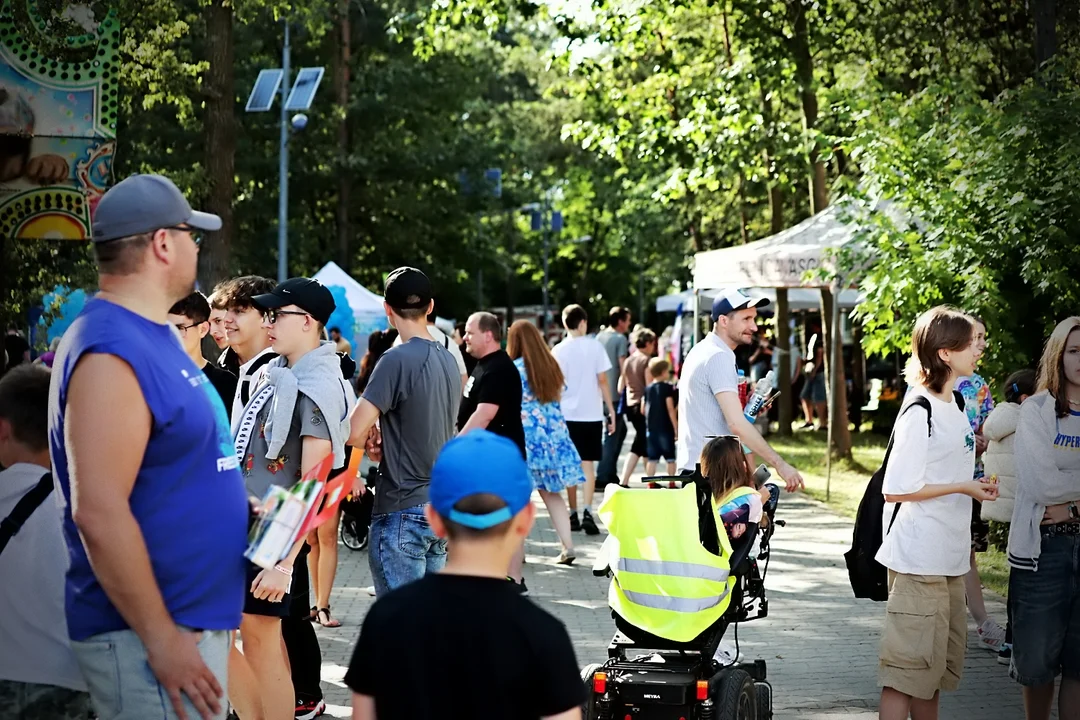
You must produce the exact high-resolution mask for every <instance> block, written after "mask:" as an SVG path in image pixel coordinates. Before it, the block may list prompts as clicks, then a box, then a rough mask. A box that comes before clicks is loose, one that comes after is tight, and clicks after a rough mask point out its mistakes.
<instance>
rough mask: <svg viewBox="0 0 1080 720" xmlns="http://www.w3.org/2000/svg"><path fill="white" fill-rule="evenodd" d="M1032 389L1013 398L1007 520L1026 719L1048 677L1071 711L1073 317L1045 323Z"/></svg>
mask: <svg viewBox="0 0 1080 720" xmlns="http://www.w3.org/2000/svg"><path fill="white" fill-rule="evenodd" d="M1037 387H1038V390H1039V392H1037V393H1036V394H1035V395H1032V396H1031V397H1030V398H1028V399H1027V401H1026V402H1025V403H1024V404H1023V405H1022V406H1021V407H1020V420H1019V423H1018V424H1017V428H1016V447H1015V450H1014V459H1015V461H1016V478H1017V483H1016V501H1015V503H1014V504H1013V513H1012V523H1011V524H1010V526H1009V565H1011V566H1012V572H1011V573H1010V575H1009V599H1010V602H1011V603H1012V611H1013V636H1014V642H1013V657H1012V667H1011V669H1010V674H1011V675H1012V677H1013V678H1014V679H1016V680H1017V681H1019V683H1020V684H1021V685H1023V686H1024V710H1025V712H1026V714H1027V720H1047V719H1048V718H1049V717H1050V710H1051V706H1052V704H1053V700H1054V679H1055V678H1056V677H1057V676H1058V675H1059V674H1060V675H1061V676H1062V679H1061V690H1060V692H1059V696H1058V709H1059V715H1060V717H1062V718H1078V717H1080V510H1078V509H1077V503H1078V502H1080V317H1071V318H1068V319H1067V320H1064V321H1062V322H1061V323H1059V324H1058V326H1057V328H1055V330H1054V332H1053V334H1051V336H1050V339H1049V340H1047V342H1046V348H1045V349H1044V350H1043V355H1042V361H1041V362H1040V363H1039V380H1038V386H1037Z"/></svg>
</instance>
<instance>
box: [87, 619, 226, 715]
mask: <svg viewBox="0 0 1080 720" xmlns="http://www.w3.org/2000/svg"><path fill="white" fill-rule="evenodd" d="M71 647H72V649H73V650H74V651H75V659H76V660H78V662H79V669H80V670H82V674H83V677H84V678H85V679H86V685H87V687H88V688H89V690H90V699H91V701H92V702H93V705H94V710H95V711H96V712H97V714H98V717H99V718H100V720H175V718H176V717H177V715H176V711H175V710H173V705H172V701H171V700H170V699H169V696H168V694H167V693H166V691H165V689H164V688H163V687H161V685H160V684H159V683H158V680H157V677H155V675H154V672H153V670H151V669H150V664H149V662H148V661H147V656H146V646H145V645H143V644H142V640H140V639H139V636H138V635H136V634H135V631H134V630H117V631H114V632H107V633H101V634H100V635H94V636H93V637H91V638H88V639H86V640H80V641H74V642H72V643H71ZM197 647H198V648H199V654H200V655H201V656H202V659H203V662H205V663H206V666H207V667H208V668H210V671H211V672H212V673H214V677H215V678H217V681H218V683H219V684H220V685H221V689H222V690H223V691H225V692H224V694H223V695H222V697H221V714H220V715H218V716H216V718H215V720H224V718H225V708H226V707H227V706H228V703H227V702H226V701H225V699H226V697H228V688H227V681H228V677H227V668H228V664H229V633H228V631H225V630H216V631H204V632H202V634H201V637H200V638H199V641H198V643H197ZM182 697H183V698H184V711H185V712H186V713H187V716H188V718H198V717H199V712H198V710H196V709H195V706H194V705H192V704H191V701H190V700H189V699H188V698H187V696H186V695H182Z"/></svg>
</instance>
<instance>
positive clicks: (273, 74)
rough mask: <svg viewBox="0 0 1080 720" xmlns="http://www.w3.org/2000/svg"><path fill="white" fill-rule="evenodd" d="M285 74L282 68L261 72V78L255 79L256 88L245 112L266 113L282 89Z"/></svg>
mask: <svg viewBox="0 0 1080 720" xmlns="http://www.w3.org/2000/svg"><path fill="white" fill-rule="evenodd" d="M284 74H285V73H284V72H282V70H281V68H274V69H273V70H260V71H259V77H257V78H256V79H255V87H253V88H251V95H249V96H248V101H247V106H246V107H245V108H244V111H245V112H266V111H267V110H269V109H270V108H271V107H272V106H273V104H274V96H275V95H277V93H278V89H279V88H280V87H281V78H282V76H283V75H284Z"/></svg>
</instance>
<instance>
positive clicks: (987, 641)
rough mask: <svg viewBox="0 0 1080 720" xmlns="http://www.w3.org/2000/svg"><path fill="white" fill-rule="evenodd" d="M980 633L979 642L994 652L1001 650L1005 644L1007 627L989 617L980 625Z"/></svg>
mask: <svg viewBox="0 0 1080 720" xmlns="http://www.w3.org/2000/svg"><path fill="white" fill-rule="evenodd" d="M978 633H979V642H981V643H982V646H983V647H984V648H986V649H987V650H990V651H992V652H1001V648H1002V647H1003V646H1004V645H1005V628H1003V627H1001V626H1000V625H998V624H997V623H996V622H994V621H993V620H991V619H990V618H987V619H986V622H984V623H983V624H982V625H980V626H979V630H978Z"/></svg>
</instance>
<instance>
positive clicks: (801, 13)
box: [788, 0, 829, 215]
mask: <svg viewBox="0 0 1080 720" xmlns="http://www.w3.org/2000/svg"><path fill="white" fill-rule="evenodd" d="M788 11H789V13H790V15H791V21H792V30H793V34H792V38H791V41H790V42H791V55H792V60H793V61H794V63H795V77H796V79H797V80H798V83H799V97H800V100H801V101H802V109H803V127H804V129H805V131H806V143H807V160H808V164H809V168H810V212H811V214H814V215H816V214H817V213H819V212H821V211H822V210H824V209H825V208H826V207H828V205H829V191H828V188H827V187H826V185H825V163H824V162H823V161H822V160H821V153H820V152H819V149H818V143H817V139H816V138H815V137H814V135H815V131H816V128H817V117H818V98H817V91H816V89H815V83H814V58H813V55H812V54H811V51H810V22H809V19H808V18H807V17H806V13H807V5H805V4H804V3H803V2H802V0H788Z"/></svg>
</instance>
